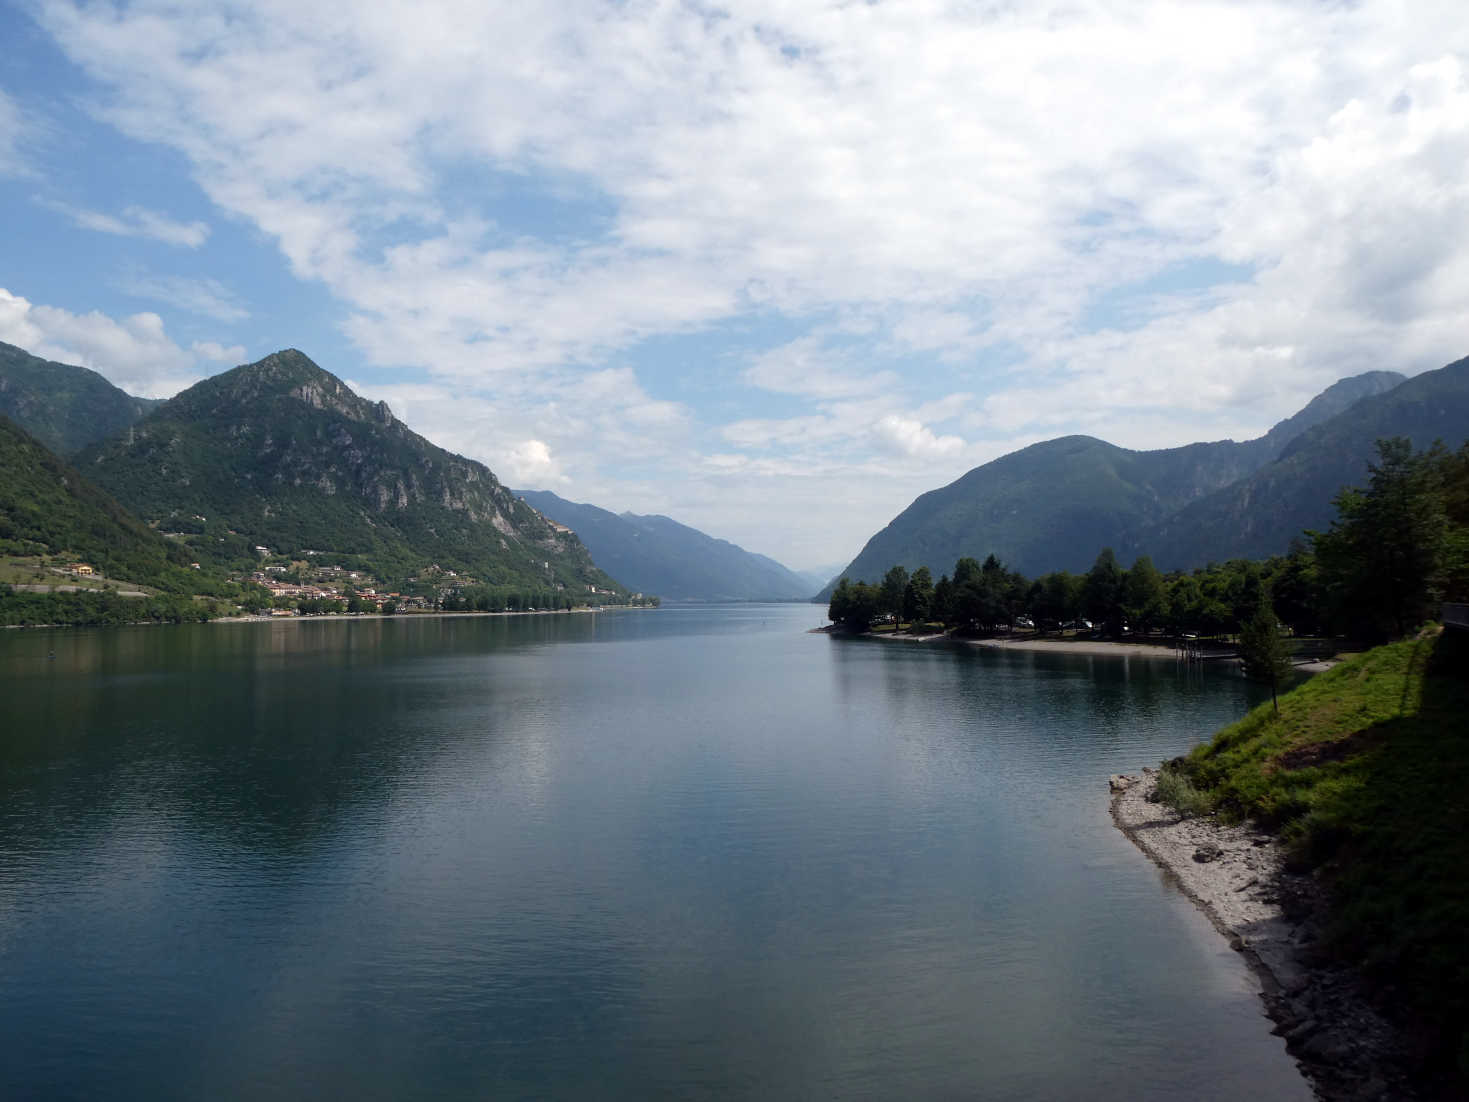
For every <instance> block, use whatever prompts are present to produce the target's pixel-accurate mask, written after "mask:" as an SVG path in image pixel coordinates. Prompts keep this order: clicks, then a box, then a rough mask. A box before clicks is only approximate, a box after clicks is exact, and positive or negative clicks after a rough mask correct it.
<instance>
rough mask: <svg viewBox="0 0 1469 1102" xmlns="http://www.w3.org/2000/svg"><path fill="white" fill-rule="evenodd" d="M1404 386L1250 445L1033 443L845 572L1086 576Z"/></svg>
mask: <svg viewBox="0 0 1469 1102" xmlns="http://www.w3.org/2000/svg"><path fill="white" fill-rule="evenodd" d="M1402 379H1403V376H1401V375H1398V374H1396V373H1395V372H1387V371H1373V372H1368V373H1366V374H1363V375H1358V376H1355V377H1353V378H1350V379H1343V380H1341V381H1339V382H1337V383H1335V384H1333V385H1332V386H1331V387H1329V388H1328V389H1327V390H1325V391H1323V392H1322V393H1321V394H1320V395H1318V396H1317V397H1316V398H1315V399H1313V400H1312V401H1311V403H1310V404H1309V405H1307V406H1306V407H1305V408H1304V409H1302V410H1301V411H1300V412H1299V413H1297V414H1295V415H1294V416H1292V417H1291V418H1289V419H1287V420H1285V421H1282V422H1280V423H1279V424H1277V425H1276V426H1275V427H1274V428H1273V429H1271V430H1270V432H1269V433H1267V434H1266V435H1264V436H1262V437H1259V438H1258V439H1255V440H1250V441H1246V442H1244V443H1236V442H1234V441H1232V440H1222V441H1215V442H1211V443H1199V444H1188V445H1185V446H1183V447H1179V448H1166V449H1161V450H1158V451H1130V450H1128V449H1126V448H1119V447H1117V446H1115V445H1113V444H1109V443H1107V442H1106V441H1103V440H1098V439H1095V438H1093V437H1090V436H1067V437H1062V438H1060V439H1057V440H1047V441H1044V442H1042V443H1039V444H1034V445H1032V446H1031V447H1029V448H1025V449H1022V450H1021V451H1018V452H1012V453H1011V454H1009V455H1005V456H1001V457H1000V458H999V459H996V460H994V461H992V462H990V463H986V464H984V465H983V466H980V467H976V468H975V469H974V470H972V471H970V472H968V473H967V474H965V475H964V476H963V477H961V478H959V479H958V480H957V481H955V482H952V483H950V484H949V485H948V486H945V487H943V488H942V489H938V490H933V491H931V492H929V493H926V494H924V495H922V496H921V497H919V498H918V499H917V500H915V501H914V502H913V504H912V505H910V506H909V507H908V508H907V509H905V510H904V511H903V512H902V513H900V514H899V515H898V516H897V517H895V518H894V519H893V520H892V521H891V522H890V523H889V524H888V526H887V527H886V528H884V529H883V530H882V531H881V532H878V533H877V534H876V535H874V536H873V537H872V538H871V539H870V540H869V541H868V542H867V545H866V546H865V547H864V548H863V549H862V551H861V553H860V554H859V555H858V556H857V558H856V559H854V560H853V562H852V563H851V565H850V566H848V567H847V569H846V571H845V572H844V573H845V574H846V575H847V576H848V577H850V578H851V579H852V580H854V581H857V580H862V581H874V582H875V581H877V580H878V579H880V578H881V577H882V575H883V573H884V572H885V571H886V570H887V569H888V568H889V567H891V566H893V565H895V564H897V565H902V566H904V567H906V568H907V569H909V570H912V569H915V568H916V567H918V566H925V565H927V566H930V567H931V568H932V569H934V570H935V571H941V570H946V569H948V568H949V566H950V565H951V564H953V563H954V562H955V561H956V560H958V559H959V558H961V557H963V556H973V557H975V558H980V559H982V558H984V557H985V556H986V555H989V554H995V555H997V556H999V558H1000V559H1002V560H1003V561H1004V562H1005V563H1006V564H1007V565H1009V566H1011V567H1013V568H1015V569H1017V570H1020V571H1022V572H1023V573H1026V574H1030V575H1036V574H1043V573H1046V572H1049V571H1052V570H1084V569H1086V568H1087V567H1088V566H1089V565H1090V563H1091V562H1092V560H1093V559H1094V558H1095V556H1096V554H1097V551H1098V549H1100V548H1102V547H1107V546H1112V547H1118V548H1121V547H1124V546H1131V545H1133V544H1134V543H1135V542H1136V537H1137V534H1138V533H1139V532H1140V531H1141V530H1144V529H1148V528H1150V527H1151V526H1154V525H1160V524H1162V523H1163V522H1164V521H1166V520H1167V519H1168V518H1169V517H1171V516H1173V515H1175V514H1177V513H1179V512H1180V511H1181V510H1183V509H1185V508H1186V507H1188V506H1189V505H1191V504H1193V503H1194V502H1196V501H1199V500H1200V499H1202V498H1205V497H1207V496H1209V495H1211V494H1214V493H1216V492H1218V491H1220V490H1223V489H1224V488H1225V487H1227V486H1230V485H1232V484H1234V483H1236V482H1238V481H1240V480H1241V479H1243V478H1246V477H1248V476H1249V475H1251V474H1253V473H1254V472H1255V471H1257V470H1259V469H1260V468H1262V467H1264V466H1265V465H1267V464H1269V463H1271V462H1272V461H1274V460H1275V459H1276V458H1277V456H1280V455H1281V454H1283V453H1284V452H1286V451H1287V450H1288V449H1289V448H1290V446H1291V444H1292V442H1293V441H1294V440H1296V439H1298V438H1299V436H1300V434H1301V433H1303V432H1305V431H1307V430H1308V429H1310V428H1311V427H1312V426H1315V425H1319V424H1322V423H1323V422H1327V421H1329V420H1332V419H1334V418H1336V417H1339V416H1341V415H1342V414H1343V413H1344V411H1347V410H1350V409H1351V408H1352V407H1353V406H1354V405H1355V404H1356V403H1358V402H1360V401H1362V400H1364V399H1367V398H1370V397H1372V396H1375V395H1381V394H1383V393H1385V392H1388V391H1391V390H1392V389H1393V388H1394V387H1396V386H1398V385H1399V384H1401V383H1402ZM1368 446H1369V447H1370V441H1368ZM1282 549H1283V548H1282Z"/></svg>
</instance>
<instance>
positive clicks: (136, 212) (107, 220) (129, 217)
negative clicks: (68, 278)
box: [36, 196, 209, 249]
mask: <svg viewBox="0 0 1469 1102" xmlns="http://www.w3.org/2000/svg"><path fill="white" fill-rule="evenodd" d="M36 202H37V203H39V204H40V205H41V206H43V207H45V208H47V209H48V210H54V211H56V212H57V213H58V214H64V215H66V217H68V218H70V219H71V220H72V221H73V222H74V223H76V224H77V225H78V226H80V227H81V228H82V229H84V230H96V231H97V232H98V233H110V234H115V235H116V236H118V237H147V238H151V239H152V240H154V241H162V242H163V243H164V244H165V245H181V246H184V247H185V248H189V249H197V248H198V247H199V246H200V245H202V244H204V242H205V241H207V240H208V239H209V226H208V225H207V224H206V223H204V222H198V221H195V222H179V221H177V220H175V219H173V218H170V217H168V216H167V215H166V214H160V213H158V212H157V211H155V210H149V209H148V208H147V207H138V206H130V207H126V208H125V209H124V210H123V212H122V214H121V215H115V214H104V213H103V212H102V211H96V210H88V209H86V208H85V207H77V206H72V205H71V204H70V203H62V202H59V201H57V200H55V199H46V198H42V197H39V196H38V197H37V198H36Z"/></svg>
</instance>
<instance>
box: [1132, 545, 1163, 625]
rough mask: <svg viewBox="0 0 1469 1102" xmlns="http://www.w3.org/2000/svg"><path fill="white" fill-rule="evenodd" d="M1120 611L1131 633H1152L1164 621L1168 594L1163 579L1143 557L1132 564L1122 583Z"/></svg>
mask: <svg viewBox="0 0 1469 1102" xmlns="http://www.w3.org/2000/svg"><path fill="white" fill-rule="evenodd" d="M1122 611H1123V613H1124V614H1125V615H1126V616H1127V619H1128V622H1129V623H1130V624H1131V625H1132V629H1133V630H1134V631H1143V632H1148V631H1152V630H1153V628H1154V627H1156V626H1158V625H1160V624H1162V623H1163V621H1164V620H1165V619H1166V618H1167V613H1168V594H1167V592H1166V590H1165V589H1164V586H1163V575H1162V574H1160V573H1158V568H1157V567H1155V566H1154V565H1153V560H1152V559H1150V558H1148V557H1147V556H1146V555H1143V556H1142V557H1140V558H1139V559H1138V560H1137V562H1135V563H1133V564H1132V569H1131V570H1129V571H1128V572H1127V577H1126V579H1124V581H1123V583H1122Z"/></svg>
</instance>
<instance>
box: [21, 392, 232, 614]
mask: <svg viewBox="0 0 1469 1102" xmlns="http://www.w3.org/2000/svg"><path fill="white" fill-rule="evenodd" d="M0 554H11V555H56V556H66V557H69V558H71V557H74V558H76V559H78V560H80V561H83V562H86V563H87V564H88V565H90V566H93V567H95V568H97V569H98V570H99V571H100V572H101V573H103V574H105V575H107V576H108V577H109V578H117V579H125V580H127V581H129V582H137V583H141V584H143V585H147V586H150V587H153V588H156V589H162V590H166V591H168V592H170V593H178V594H188V593H200V592H224V591H225V590H226V589H229V588H231V587H228V586H225V585H224V584H223V583H221V582H219V581H218V580H217V579H215V578H213V577H210V576H206V575H203V574H201V573H200V572H198V571H193V570H190V569H189V568H188V566H189V558H188V555H187V553H186V552H185V551H184V549H182V548H180V547H178V546H177V545H175V544H173V543H170V542H169V541H168V540H165V539H164V538H163V537H161V536H160V535H159V534H158V533H157V532H154V531H152V530H151V529H150V528H148V526H147V525H145V524H142V523H140V522H139V521H138V520H136V519H135V518H134V517H132V516H131V515H129V514H128V512H127V511H126V510H125V509H123V508H122V507H121V506H120V505H118V503H117V502H116V501H114V500H112V498H110V497H108V496H107V495H106V494H104V493H102V492H101V491H100V490H98V489H97V488H96V487H95V486H93V485H91V484H90V483H88V482H87V481H86V479H84V478H82V476H81V475H79V474H78V473H77V472H76V471H75V470H73V469H72V468H71V467H69V466H67V465H66V464H65V463H64V462H62V460H60V459H58V458H57V457H56V456H55V455H53V454H52V453H51V452H49V451H47V450H46V449H45V448H44V447H42V446H41V445H40V443H38V442H37V441H36V440H34V439H32V438H31V437H30V436H28V435H27V434H26V433H25V432H23V431H22V430H21V429H19V428H17V427H16V426H15V425H14V424H12V423H11V422H10V421H8V420H6V419H5V418H3V417H0ZM68 622H70V621H68Z"/></svg>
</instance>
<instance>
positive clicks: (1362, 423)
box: [1119, 358, 1469, 570]
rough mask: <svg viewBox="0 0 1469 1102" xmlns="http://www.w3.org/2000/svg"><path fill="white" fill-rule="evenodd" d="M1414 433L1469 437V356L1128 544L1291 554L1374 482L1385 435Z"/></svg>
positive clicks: (1343, 419)
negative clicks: (1335, 504)
mask: <svg viewBox="0 0 1469 1102" xmlns="http://www.w3.org/2000/svg"><path fill="white" fill-rule="evenodd" d="M1387 436H1406V437H1408V438H1409V439H1410V440H1412V442H1413V446H1414V447H1415V448H1418V449H1421V448H1426V447H1429V446H1430V445H1432V444H1433V442H1434V441H1435V440H1442V441H1443V442H1444V443H1445V444H1447V445H1448V446H1449V447H1451V448H1457V447H1458V446H1459V445H1460V444H1462V443H1463V442H1464V440H1465V439H1466V438H1469V358H1465V359H1462V360H1459V361H1457V362H1455V363H1451V364H1449V365H1448V366H1447V367H1442V368H1439V369H1438V370H1437V371H1427V372H1424V373H1423V374H1422V375H1418V376H1415V377H1414V378H1412V379H1409V380H1408V381H1407V382H1405V383H1403V384H1402V385H1400V386H1398V387H1395V388H1394V389H1392V390H1390V391H1388V392H1386V393H1384V394H1378V395H1375V396H1372V397H1368V398H1364V399H1363V400H1361V401H1359V402H1357V403H1356V404H1355V405H1353V406H1351V407H1350V408H1349V409H1347V410H1346V411H1345V412H1343V413H1340V414H1338V415H1337V416H1335V417H1333V418H1331V419H1330V420H1328V421H1325V422H1323V423H1321V424H1317V425H1314V426H1312V427H1311V428H1308V429H1307V430H1305V431H1304V432H1302V433H1300V434H1298V435H1297V436H1296V437H1295V438H1294V439H1293V440H1291V441H1290V442H1289V443H1288V444H1287V445H1286V447H1285V448H1284V450H1283V451H1282V452H1281V454H1280V455H1279V457H1277V458H1276V459H1275V461H1274V462H1272V463H1270V464H1268V465H1266V466H1264V467H1262V468H1261V469H1260V470H1258V471H1256V472H1254V473H1253V474H1251V475H1249V476H1248V477H1246V478H1243V479H1241V480H1240V481H1238V482H1235V483H1233V484H1232V485H1230V486H1227V487H1225V488H1223V489H1221V490H1218V491H1215V492H1214V493H1212V494H1210V495H1208V496H1207V497H1204V498H1202V499H1200V500H1199V501H1196V502H1193V503H1191V504H1190V505H1188V506H1186V507H1185V508H1183V509H1181V510H1179V511H1178V512H1177V513H1175V514H1174V515H1173V516H1170V517H1167V518H1164V519H1162V520H1160V521H1157V522H1155V523H1153V524H1151V525H1149V526H1147V527H1144V528H1142V529H1140V530H1139V531H1138V532H1136V533H1135V534H1134V535H1133V538H1132V539H1130V540H1128V541H1125V542H1124V544H1123V545H1121V546H1119V550H1121V549H1122V547H1123V546H1125V547H1126V548H1127V549H1128V550H1129V552H1131V553H1135V554H1142V553H1147V554H1149V555H1151V556H1152V557H1153V561H1154V563H1155V564H1156V565H1157V566H1158V567H1159V568H1160V569H1164V570H1169V569H1179V568H1181V569H1191V568H1193V567H1195V566H1203V565H1205V564H1207V563H1209V562H1211V561H1213V562H1223V561H1226V560H1228V559H1232V558H1265V557H1267V556H1269V555H1278V554H1281V553H1283V552H1284V551H1285V550H1286V549H1287V548H1288V546H1289V545H1290V541H1291V540H1292V539H1293V538H1294V537H1296V536H1299V535H1300V534H1301V532H1302V531H1303V530H1305V529H1308V528H1309V529H1313V530H1317V531H1320V530H1324V529H1326V528H1327V527H1328V526H1330V524H1331V520H1332V517H1333V516H1334V515H1335V510H1334V509H1333V508H1332V505H1331V501H1332V499H1333V498H1334V497H1335V496H1336V495H1337V494H1338V493H1339V492H1341V490H1342V488H1343V487H1346V486H1362V485H1365V484H1366V482H1367V478H1368V472H1367V464H1368V463H1369V462H1371V461H1373V460H1374V459H1375V458H1376V455H1377V452H1376V448H1375V447H1374V445H1375V443H1376V441H1377V440H1379V439H1381V438H1382V437H1387Z"/></svg>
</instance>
